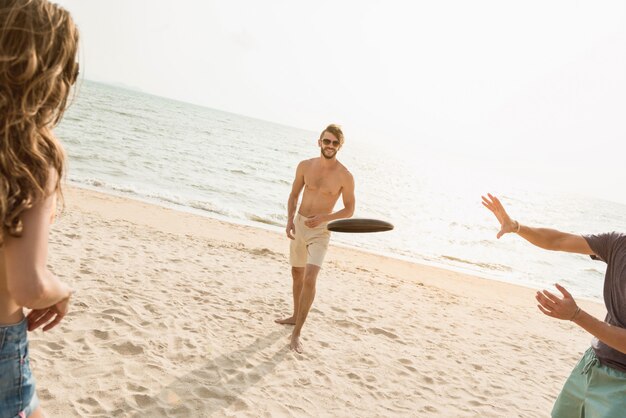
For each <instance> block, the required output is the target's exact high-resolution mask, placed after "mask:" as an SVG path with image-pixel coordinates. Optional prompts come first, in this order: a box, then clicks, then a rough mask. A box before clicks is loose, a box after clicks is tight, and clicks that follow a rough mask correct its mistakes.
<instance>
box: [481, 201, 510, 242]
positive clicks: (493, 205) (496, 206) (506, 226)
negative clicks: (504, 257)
mask: <svg viewBox="0 0 626 418" xmlns="http://www.w3.org/2000/svg"><path fill="white" fill-rule="evenodd" d="M487 196H488V197H485V196H481V197H482V198H483V202H482V203H483V206H484V207H486V208H487V209H489V210H490V211H491V212H492V213H493V214H494V215H495V216H496V218H497V219H498V222H500V232H498V235H497V238H498V239H500V237H501V236H502V235H504V234H506V233H509V232H517V231H518V228H519V223H518V222H517V221H514V220H513V219H511V217H510V216H509V214H508V213H506V210H504V206H502V203H500V200H499V199H498V198H497V197H495V196H493V195H491V194H490V193H487Z"/></svg>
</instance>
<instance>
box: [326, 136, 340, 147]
mask: <svg viewBox="0 0 626 418" xmlns="http://www.w3.org/2000/svg"><path fill="white" fill-rule="evenodd" d="M331 143H332V144H333V147H335V148H337V147H338V146H339V144H341V142H339V140H337V139H335V140H333V141H331V140H330V139H326V138H324V139H322V144H324V145H330V144H331Z"/></svg>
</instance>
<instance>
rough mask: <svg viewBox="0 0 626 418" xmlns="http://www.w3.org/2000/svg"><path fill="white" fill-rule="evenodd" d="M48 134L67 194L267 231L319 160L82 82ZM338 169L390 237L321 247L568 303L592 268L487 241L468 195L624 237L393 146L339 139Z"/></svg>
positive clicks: (574, 211) (207, 117)
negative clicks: (63, 158)
mask: <svg viewBox="0 0 626 418" xmlns="http://www.w3.org/2000/svg"><path fill="white" fill-rule="evenodd" d="M331 122H339V123H340V121H328V123H331ZM324 126H325V125H324ZM324 126H320V130H321V129H323V127H324ZM56 134H57V136H58V137H59V138H60V140H61V142H62V143H63V144H64V146H65V148H66V151H67V154H68V160H69V163H68V180H69V182H70V184H72V185H75V186H79V187H85V188H90V189H95V190H98V191H101V192H105V193H110V194H115V195H122V196H125V197H128V198H133V199H138V200H142V201H148V202H152V203H156V204H160V205H164V206H167V207H171V208H173V209H176V210H181V211H187V212H193V213H197V214H201V215H204V216H209V217H214V218H218V219H221V220H227V221H230V222H235V223H240V224H247V225H253V226H257V227H261V228H265V229H269V230H273V231H277V232H284V226H285V223H286V219H287V197H288V195H289V192H290V190H291V183H292V181H293V178H294V174H295V169H296V166H297V164H298V163H299V162H300V161H301V160H303V159H308V158H313V157H316V156H319V148H317V138H318V137H319V131H310V130H306V129H298V128H295V127H290V126H284V125H280V124H276V123H272V122H268V121H263V120H259V119H254V118H250V117H246V116H242V115H237V114H233V113H228V112H223V111H219V110H215V109H210V108H206V107H202V106H198V105H194V104H190V103H184V102H179V101H175V100H170V99H167V98H162V97H157V96H153V95H150V94H146V93H142V92H137V91H132V90H127V89H124V88H120V87H114V86H110V85H105V84H100V83H95V82H91V81H87V80H85V81H83V82H82V84H81V85H80V89H79V92H78V95H77V97H76V98H75V100H74V102H73V103H72V105H71V107H70V108H69V109H68V110H67V112H66V114H65V117H64V119H63V121H62V122H61V124H60V125H59V126H58V128H57V130H56ZM338 159H339V160H340V161H341V162H342V163H343V164H344V165H346V166H347V167H348V169H349V170H350V171H351V172H352V174H353V175H354V178H355V183H356V199H357V205H356V211H355V214H354V216H355V217H362V218H379V219H383V220H386V221H389V222H391V223H393V224H394V225H395V228H394V230H393V231H390V232H384V233H376V234H341V233H334V234H333V238H332V242H333V243H335V244H339V245H345V246H350V247H357V248H360V249H363V250H366V251H370V252H375V253H379V254H383V255H387V256H391V257H397V258H401V259H405V260H410V261H414V262H418V263H424V264H429V265H435V266H441V267H445V268H448V269H453V270H458V271H462V272H466V273H471V274H474V275H477V276H481V277H484V278H488V279H493V280H499V281H505V282H510V283H515V284H520V285H523V286H528V287H532V288H537V289H540V288H550V287H552V284H553V283H555V282H559V283H561V284H562V285H564V286H565V287H566V288H568V289H569V290H570V292H571V293H572V294H573V295H574V297H582V298H587V299H593V300H600V299H601V298H602V284H603V277H604V271H605V264H604V263H602V262H599V261H592V260H591V259H590V258H589V257H586V256H582V255H576V254H566V253H556V252H548V251H543V250H540V249H538V248H535V247H533V246H532V245H530V244H528V243H526V242H524V241H523V240H522V239H520V238H519V237H517V236H514V235H507V236H505V237H503V238H502V239H500V240H497V239H496V233H497V232H498V229H499V228H498V226H499V224H498V223H497V221H496V219H495V217H494V216H493V215H492V214H491V213H490V212H489V211H488V210H487V209H485V208H484V207H483V206H482V205H481V194H485V193H487V192H491V193H494V194H496V195H497V196H498V197H500V198H501V200H502V201H503V203H504V204H505V207H506V208H507V210H508V211H509V213H510V214H511V215H512V216H513V217H514V218H516V219H519V220H520V221H521V222H522V223H524V224H528V225H535V226H544V227H552V228H557V229H560V230H564V231H569V232H575V233H598V232H607V231H612V230H617V231H626V206H625V205H623V204H619V203H614V202H609V201H606V200H600V199H596V198H591V197H585V196H579V195H572V194H567V193H555V192H546V191H539V189H540V188H539V187H538V188H537V189H534V188H533V187H532V185H526V186H523V187H522V186H519V183H515V186H511V187H510V188H506V184H503V182H500V183H498V184H496V182H493V181H491V180H490V179H491V178H492V177H493V175H492V173H490V172H489V171H488V170H489V168H488V167H487V168H486V167H484V166H483V165H480V164H472V163H471V162H469V161H464V162H462V163H459V161H458V160H457V159H456V157H455V158H453V157H452V156H450V157H447V156H446V155H445V154H441V153H436V152H434V151H433V152H432V153H429V151H425V150H422V151H421V152H416V151H415V150H402V149H398V148H396V147H393V142H392V141H389V142H385V141H381V143H380V144H370V143H365V142H362V141H359V140H358V139H357V138H350V137H346V144H345V146H344V147H343V148H342V149H341V150H340V151H339V154H338ZM494 187H495V190H494ZM339 205H341V199H340V200H339V202H338V207H339ZM285 245H286V246H287V245H288V243H287V238H285ZM416 279H417V278H416Z"/></svg>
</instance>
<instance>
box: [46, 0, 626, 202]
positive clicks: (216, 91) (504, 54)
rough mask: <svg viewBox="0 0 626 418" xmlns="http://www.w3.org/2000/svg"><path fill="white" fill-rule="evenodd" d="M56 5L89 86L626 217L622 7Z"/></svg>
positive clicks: (120, 1) (281, 0) (122, 0)
mask: <svg viewBox="0 0 626 418" xmlns="http://www.w3.org/2000/svg"><path fill="white" fill-rule="evenodd" d="M57 2H58V3H60V4H61V5H62V6H64V7H65V8H67V9H68V10H69V11H70V12H71V13H72V15H73V16H74V19H75V20H76V22H77V24H78V26H79V29H80V31H81V36H82V41H81V52H80V62H81V71H82V73H83V77H84V78H85V79H88V80H94V81H100V82H105V83H110V84H115V85H119V86H125V87H129V88H133V89H138V90H141V91H144V92H147V93H151V94H155V95H159V96H165V97H170V98H174V99H177V100H182V101H186V102H192V103H196V104H200V105H204V106H207V107H211V108H214V109H219V110H225V111H229V112H233V113H238V114H242V115H247V116H252V117H256V118H259V119H263V120H268V121H272V122H277V123H281V124H285V125H289V126H294V127H298V128H303V129H309V130H312V131H315V132H317V131H319V130H320V129H321V128H323V127H324V126H326V125H327V124H328V123H330V122H336V123H340V124H341V125H342V126H343V127H344V130H345V133H346V138H347V140H351V141H355V142H357V141H362V142H363V143H367V144H370V145H372V146H374V147H380V148H382V149H385V150H386V151H388V150H391V151H395V152H397V153H398V154H402V155H403V156H404V157H407V156H409V157H411V156H412V155H414V156H417V155H418V154H429V155H431V154H432V155H438V156H439V157H440V158H442V159H443V160H442V161H443V163H444V164H457V165H461V166H465V167H467V170H478V169H480V170H482V171H486V172H488V173H489V172H491V173H493V177H494V178H499V179H500V180H502V179H506V180H507V181H511V182H517V183H519V184H533V185H535V186H536V187H537V188H547V189H550V188H552V189H555V190H565V191H571V192H575V193H579V194H581V195H586V196H595V197H600V198H604V199H608V200H613V201H618V202H621V203H626V193H624V188H623V187H622V185H624V184H626V170H624V166H625V164H624V162H623V160H624V157H625V152H624V151H625V150H626V147H625V146H624V139H626V124H625V123H624V121H625V115H626V25H624V22H626V2H622V1H601V2H598V1H573V0H567V1H545V0H542V1H524V2H518V1H506V0H494V1H485V0H476V1H466V0H459V1H448V0H442V1H417V0H416V1H398V0H387V1H377V0H341V1H337V0H335V1H327V0H321V1H316V2H303V1H294V0H267V1H263V2H260V1H254V0H245V1H244V0H223V1H211V0H202V1H201V0H179V1H177V2H172V1H163V0H107V1H96V0H61V1H57Z"/></svg>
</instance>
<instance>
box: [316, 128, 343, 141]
mask: <svg viewBox="0 0 626 418" xmlns="http://www.w3.org/2000/svg"><path fill="white" fill-rule="evenodd" d="M324 132H330V133H331V134H333V135H335V138H337V139H338V140H339V144H340V145H343V131H342V130H341V126H339V125H336V124H334V123H331V124H330V125H328V126H327V127H326V129H324V130H323V131H322V133H321V134H320V139H322V137H323V136H324Z"/></svg>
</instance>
